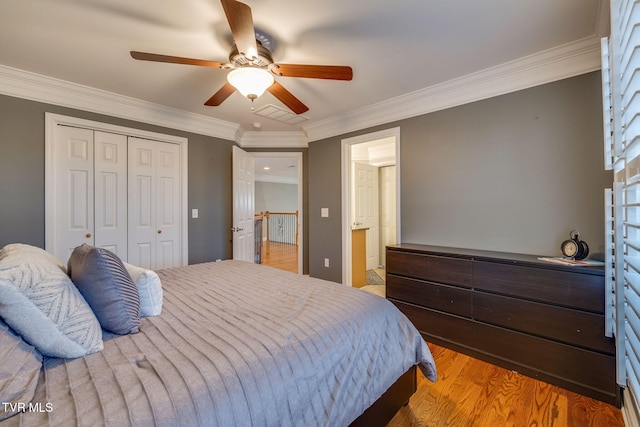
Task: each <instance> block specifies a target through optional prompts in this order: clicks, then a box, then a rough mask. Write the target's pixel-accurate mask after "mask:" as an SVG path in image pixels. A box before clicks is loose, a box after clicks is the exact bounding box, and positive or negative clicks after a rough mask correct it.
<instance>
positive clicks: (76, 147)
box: [53, 126, 94, 263]
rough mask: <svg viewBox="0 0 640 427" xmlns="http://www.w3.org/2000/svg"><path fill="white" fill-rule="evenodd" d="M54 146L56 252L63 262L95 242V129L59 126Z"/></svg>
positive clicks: (54, 251)
mask: <svg viewBox="0 0 640 427" xmlns="http://www.w3.org/2000/svg"><path fill="white" fill-rule="evenodd" d="M57 132H58V134H57V138H58V141H59V143H58V144H57V145H56V146H55V150H54V152H53V155H54V156H55V164H56V170H55V173H54V176H55V186H56V188H57V189H59V190H61V191H57V194H56V198H55V200H54V203H55V206H56V209H55V211H56V219H55V230H56V238H55V247H54V250H53V253H54V255H55V256H56V257H57V258H59V259H60V260H61V261H62V262H63V263H64V262H66V260H67V259H69V255H71V252H72V251H73V249H74V248H75V247H76V246H79V245H81V244H83V243H87V244H91V245H92V244H93V243H94V239H93V233H94V221H93V217H94V208H93V206H94V199H93V185H94V182H93V176H94V169H93V131H91V130H87V129H79V128H74V127H68V126H58V129H57Z"/></svg>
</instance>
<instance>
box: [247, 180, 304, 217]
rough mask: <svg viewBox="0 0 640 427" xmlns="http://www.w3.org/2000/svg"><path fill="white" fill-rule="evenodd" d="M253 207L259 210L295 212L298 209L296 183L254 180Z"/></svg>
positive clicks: (257, 211)
mask: <svg viewBox="0 0 640 427" xmlns="http://www.w3.org/2000/svg"><path fill="white" fill-rule="evenodd" d="M255 203H256V204H255V209H256V213H259V212H267V211H272V212H295V211H297V210H298V185H297V184H284V183H280V182H264V181H256V185H255Z"/></svg>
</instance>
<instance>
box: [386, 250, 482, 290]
mask: <svg viewBox="0 0 640 427" xmlns="http://www.w3.org/2000/svg"><path fill="white" fill-rule="evenodd" d="M471 264H472V261H471V260H470V259H463V258H449V257H442V256H434V255H422V254H416V253H410V252H400V251H394V250H388V251H387V271H388V272H389V273H393V274H399V275H402V276H409V277H414V278H417V279H422V280H428V281H433V282H439V283H445V284H449V285H458V286H465V287H471Z"/></svg>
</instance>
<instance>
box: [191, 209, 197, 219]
mask: <svg viewBox="0 0 640 427" xmlns="http://www.w3.org/2000/svg"><path fill="white" fill-rule="evenodd" d="M191 218H198V209H191Z"/></svg>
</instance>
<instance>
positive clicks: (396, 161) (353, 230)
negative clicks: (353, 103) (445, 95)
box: [342, 128, 400, 287]
mask: <svg viewBox="0 0 640 427" xmlns="http://www.w3.org/2000/svg"><path fill="white" fill-rule="evenodd" d="M399 166H400V128H391V129H387V130H383V131H379V132H374V133H370V134H366V135H360V136H357V137H354V138H348V139H344V140H342V242H343V244H342V265H343V268H342V283H343V284H345V285H349V286H357V287H360V286H362V285H364V284H366V283H363V282H362V274H363V272H362V269H363V268H364V269H365V272H364V274H365V280H368V279H366V276H367V275H368V274H370V273H371V271H372V270H377V271H378V272H379V271H380V268H381V267H382V268H384V266H385V265H386V261H385V251H384V248H385V246H386V245H388V244H394V243H397V242H398V241H399V238H400V167H399ZM362 230H364V233H363V231H362ZM363 237H364V239H363ZM362 240H364V241H365V243H364V247H365V248H366V249H365V250H362V249H360V245H362ZM354 245H355V246H354ZM363 257H364V259H363ZM382 278H384V273H382Z"/></svg>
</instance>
